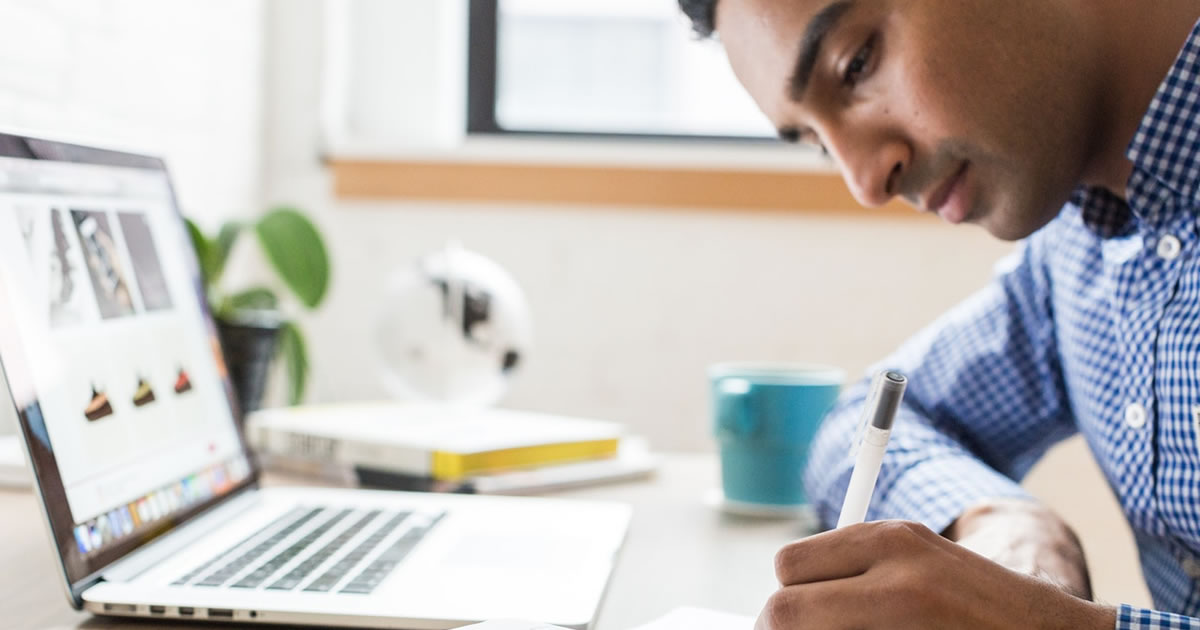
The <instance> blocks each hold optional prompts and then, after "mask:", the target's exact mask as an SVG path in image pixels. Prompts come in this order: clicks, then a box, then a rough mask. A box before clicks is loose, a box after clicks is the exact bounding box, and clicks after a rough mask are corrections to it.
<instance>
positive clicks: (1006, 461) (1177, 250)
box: [805, 24, 1200, 630]
mask: <svg viewBox="0 0 1200 630" xmlns="http://www.w3.org/2000/svg"><path fill="white" fill-rule="evenodd" d="M1128 156H1129V158H1130V160H1132V162H1133V164H1134V171H1133V174H1132V176H1131V177H1130V179H1129V183H1128V185H1127V189H1126V197H1125V199H1126V200H1127V201H1126V200H1122V199H1120V198H1118V197H1116V196H1114V195H1112V194H1110V193H1108V192H1106V191H1104V190H1102V189H1087V188H1081V189H1079V190H1077V191H1076V193H1075V194H1074V195H1073V196H1072V199H1071V201H1070V202H1069V203H1068V204H1067V205H1066V206H1064V207H1063V209H1062V211H1061V212H1060V214H1059V215H1058V217H1056V218H1055V219H1054V220H1053V221H1052V222H1051V223H1050V224H1048V225H1047V226H1046V227H1044V228H1042V229H1041V230H1039V231H1038V232H1037V233H1035V234H1033V235H1032V236H1030V237H1029V238H1028V239H1026V240H1025V241H1024V242H1022V243H1021V244H1020V245H1019V247H1018V249H1017V251H1016V252H1015V253H1014V254H1013V255H1012V256H1011V257H1009V258H1008V259H1006V260H1005V261H1004V262H1002V263H1001V265H1000V267H999V269H998V272H997V275H996V278H995V279H994V281H993V282H992V283H991V285H990V286H988V287H987V288H985V289H984V290H982V291H981V292H979V293H977V294H976V295H974V296H973V297H971V298H970V299H968V300H967V301H966V302H964V303H963V304H961V305H959V306H958V307H957V308H955V309H954V310H952V311H950V312H949V313H948V314H946V315H944V316H943V317H941V318H940V319H939V320H937V321H936V322H935V323H934V324H933V325H932V326H930V327H929V328H927V329H925V330H924V331H922V332H921V333H919V334H918V335H917V336H916V337H914V338H913V339H911V340H909V341H908V342H907V343H905V344H904V345H903V346H902V347H901V348H900V349H899V350H898V351H897V352H896V353H895V354H894V355H892V356H891V357H889V358H888V359H886V360H885V361H883V362H882V363H881V364H879V365H878V366H876V369H880V368H885V367H886V368H890V369H897V370H900V371H902V372H904V373H906V374H907V375H908V376H909V379H910V386H909V389H908V392H907V393H906V395H905V399H904V405H903V407H902V409H901V410H900V413H899V415H898V416H897V419H896V427H895V430H894V432H893V435H892V440H891V444H890V446H889V452H888V455H887V459H886V460H885V462H884V465H883V469H882V471H881V472H880V475H879V481H878V484H877V486H876V492H875V495H874V499H873V501H872V504H871V510H870V513H869V515H868V517H869V518H871V519H881V518H903V519H910V520H915V521H920V522H922V523H925V524H926V525H928V526H929V527H930V528H931V529H933V530H934V531H942V530H944V529H945V528H946V527H947V526H949V525H950V523H951V522H952V521H953V520H954V519H955V518H957V517H958V516H959V515H960V514H961V513H962V512H963V511H964V510H965V509H967V508H968V507H970V506H972V505H973V504H976V503H978V502H981V501H983V500H985V499H990V498H997V497H1026V496H1027V494H1026V493H1025V491H1024V490H1022V489H1021V487H1020V486H1019V485H1018V484H1017V480H1019V479H1021V478H1022V477H1023V476H1024V475H1025V474H1026V473H1027V472H1028V471H1029V469H1030V467H1032V466H1033V464H1034V463H1035V462H1036V461H1037V460H1038V459H1039V458H1040V457H1042V455H1043V454H1044V453H1045V452H1046V451H1047V450H1048V449H1049V448H1050V447H1051V446H1052V445H1053V444H1054V443H1056V442H1058V441H1060V440H1062V439H1064V438H1066V437H1068V436H1070V435H1072V434H1075V433H1077V432H1078V433H1082V434H1083V437H1084V438H1085V439H1086V440H1087V443H1088V445H1089V446H1090V447H1091V450H1092V452H1093V453H1094V454H1095V456H1096V460H1097V461H1098V462H1099V464H1100V468H1101V470H1102V471H1103V473H1104V475H1105V477H1106V478H1107V479H1108V483H1109V484H1110V486H1111V487H1112V489H1113V491H1114V493H1115V494H1116V496H1117V498H1118V500H1119V501H1120V504H1121V507H1122V509H1123V510H1124V512H1125V515H1126V517H1127V518H1128V519H1129V523H1130V525H1131V526H1132V528H1133V531H1134V534H1135V538H1136V540H1137V545H1138V550H1139V554H1140V557H1141V563H1142V571H1143V574H1144V575H1145V578H1146V583H1147V585H1148V586H1149V589H1150V592H1151V594H1152V595H1153V598H1154V604H1155V606H1156V607H1157V608H1159V609H1160V610H1162V611H1170V612H1158V611H1151V610H1143V609H1139V608H1135V607H1132V606H1128V605H1125V606H1122V607H1121V608H1120V610H1119V611H1118V619H1117V625H1116V627H1117V628H1118V629H1120V630H1132V629H1149V628H1154V629H1160V628H1191V629H1196V630H1200V618H1197V617H1200V582H1198V579H1200V232H1198V229H1197V228H1198V227H1200V226H1198V225H1197V223H1198V221H1200V24H1197V25H1196V26H1195V27H1194V28H1193V30H1192V32H1191V35H1190V36H1189V38H1188V40H1187V43H1186V44H1185V45H1184V48H1183V50H1182V51H1181V53H1180V55H1179V57H1178V59H1177V60H1176V62H1175V64H1174V66H1173V67H1172V69H1171V71H1170V73H1169V74H1168V75H1167V77H1166V80H1165V81H1163V83H1162V85H1161V86H1160V87H1159V90H1158V93H1157V95H1156V96H1155V98H1154V101H1153V102H1152V104H1151V105H1150V109H1149V110H1148V112H1147V113H1146V115H1145V118H1144V119H1143V120H1142V123H1141V127H1140V128H1139V130H1138V132H1137V135H1136V136H1135V137H1134V140H1133V142H1132V143H1131V144H1130V146H1129V149H1128ZM866 390H867V384H866V382H860V383H859V384H857V385H855V386H853V387H851V388H850V389H848V390H847V392H846V393H845V394H844V395H843V396H842V399H841V400H840V401H839V403H838V405H837V406H836V407H835V409H834V411H833V412H832V413H831V415H830V416H829V418H828V419H827V421H826V424H825V426H824V427H823V428H822V430H821V432H820V433H819V435H818V437H817V439H816V442H815V444H814V446H813V451H812V457H811V460H810V465H809V467H808V470H807V471H806V474H805V477H806V479H805V481H806V484H807V486H808V489H809V494H810V496H811V497H812V498H813V500H814V503H815V504H816V505H817V507H818V512H819V514H820V515H821V519H822V520H823V521H824V522H825V523H832V522H835V521H836V520H837V512H838V510H839V509H840V508H841V503H842V499H843V497H844V495H845V491H846V486H847V484H848V482H849V478H850V472H851V467H852V464H853V462H852V460H851V458H850V456H849V445H850V442H851V439H852V435H853V434H854V432H855V428H856V424H857V420H858V416H859V413H860V410H861V406H862V403H863V399H864V398H865V394H866Z"/></svg>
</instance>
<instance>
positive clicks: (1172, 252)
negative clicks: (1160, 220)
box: [1158, 234, 1183, 260]
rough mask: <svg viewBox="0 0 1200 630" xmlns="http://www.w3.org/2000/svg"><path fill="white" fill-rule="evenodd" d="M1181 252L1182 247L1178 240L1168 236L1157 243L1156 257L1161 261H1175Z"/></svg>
mask: <svg viewBox="0 0 1200 630" xmlns="http://www.w3.org/2000/svg"><path fill="white" fill-rule="evenodd" d="M1182 251H1183V245H1182V244H1181V243H1180V242H1179V239H1178V238H1175V237H1174V236H1171V235H1170V234H1168V235H1166V236H1164V237H1162V238H1161V239H1159V241H1158V255H1159V257H1160V258H1162V259H1163V260H1175V259H1176V258H1179V253H1180V252H1182Z"/></svg>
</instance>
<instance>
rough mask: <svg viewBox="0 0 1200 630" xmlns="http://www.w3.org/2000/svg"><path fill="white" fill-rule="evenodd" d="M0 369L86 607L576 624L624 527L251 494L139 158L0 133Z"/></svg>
mask: <svg viewBox="0 0 1200 630" xmlns="http://www.w3.org/2000/svg"><path fill="white" fill-rule="evenodd" d="M0 365H2V366H3V373H2V375H3V378H4V383H3V385H4V386H3V387H0V397H2V398H4V400H0V413H4V414H10V415H12V416H14V417H15V420H16V422H17V424H18V426H19V427H20V431H19V432H20V434H21V435H22V438H23V440H24V443H25V446H26V449H27V453H28V455H29V460H30V464H31V466H32V468H33V471H34V477H35V479H36V484H37V489H36V491H37V493H38V494H39V495H40V499H41V505H42V508H43V512H44V516H45V520H46V523H47V525H48V530H49V533H50V539H51V541H52V547H53V549H54V552H55V555H56V557H57V562H58V564H59V566H60V567H61V572H62V576H63V584H64V586H65V587H66V591H67V595H68V598H69V601H70V602H71V604H72V605H73V606H75V607H76V608H80V607H82V608H86V609H87V610H89V611H91V612H93V613H95V614H98V615H118V616H130V617H152V618H162V619H191V620H208V621H220V622H236V623H239V624H246V623H273V624H301V625H324V626H346V627H379V628H383V627H386V628H412V629H434V628H453V627H457V626H461V625H466V624H468V623H473V622H478V621H482V620H485V619H494V618H521V619H530V620H536V621H541V622H547V623H552V624H556V625H562V626H567V627H572V628H587V627H589V626H590V625H591V624H592V623H593V622H594V619H595V616H596V613H597V611H598V609H599V606H600V603H601V600H602V598H603V595H604V591H605V588H606V585H607V583H608V580H609V576H610V575H611V573H612V570H613V567H614V563H615V561H616V558H617V554H618V552H619V550H620V548H621V545H622V542H623V540H624V538H625V533H626V531H627V529H628V524H629V519H630V509H629V508H628V506H625V505H621V504H614V503H601V502H583V501H567V500H554V499H529V498H513V497H485V496H473V495H472V496H466V495H443V494H425V493H401V492H378V491H366V490H348V489H330V488H300V487H296V488H274V487H273V488H266V489H263V488H260V487H259V483H258V481H259V476H260V471H259V468H258V465H257V463H256V461H255V460H254V458H253V457H252V454H251V453H250V451H249V450H248V448H247V446H246V444H245V441H244V440H243V438H242V435H241V433H240V432H239V430H238V428H237V423H236V422H235V417H236V414H237V411H236V409H235V402H234V396H233V392H232V387H231V385H230V382H229V379H228V376H227V374H226V372H225V366H224V362H223V359H222V355H221V351H220V345H219V342H218V339H217V335H216V329H215V326H214V324H213V321H212V317H211V314H210V313H209V311H208V308H207V305H206V301H205V298H204V295H203V288H202V282H201V280H200V277H199V270H198V264H197V261H196V259H195V256H194V254H193V253H192V248H191V245H190V241H189V238H188V234H187V231H186V227H185V224H184V222H183V220H182V218H181V217H180V215H179V211H178V209H177V205H176V203H175V200H174V196H173V193H172V191H171V187H170V182H169V180H168V177H167V172H166V168H165V166H164V164H163V162H162V161H161V160H159V159H157V158H153V157H147V156H144V155H137V154H133V153H126V152H119V151H111V150H104V149H96V148H91V147H84V146H80V145H74V144H68V143H62V142H56V141H49V140H42V139H36V138H30V137H25V136H19V135H11V134H3V133H0ZM331 421H336V418H331Z"/></svg>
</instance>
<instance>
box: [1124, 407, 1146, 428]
mask: <svg viewBox="0 0 1200 630" xmlns="http://www.w3.org/2000/svg"><path fill="white" fill-rule="evenodd" d="M1125 424H1127V425H1129V427H1130V428H1133V429H1140V428H1142V427H1144V426H1146V408H1145V407H1143V406H1142V405H1141V404H1140V403H1133V404H1132V405H1129V406H1128V407H1126V408H1125Z"/></svg>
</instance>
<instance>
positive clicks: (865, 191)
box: [842, 139, 912, 208]
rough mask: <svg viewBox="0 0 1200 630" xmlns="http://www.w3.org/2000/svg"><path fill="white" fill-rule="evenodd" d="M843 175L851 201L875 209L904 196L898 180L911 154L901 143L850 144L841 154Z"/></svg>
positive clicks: (891, 140) (853, 142)
mask: <svg viewBox="0 0 1200 630" xmlns="http://www.w3.org/2000/svg"><path fill="white" fill-rule="evenodd" d="M842 156H843V157H842V175H843V177H845V179H846V185H847V186H848V187H849V188H850V192H851V194H853V195H854V198H855V199H856V200H857V201H858V202H859V203H861V204H862V205H864V206H867V207H870V208H875V207H878V206H882V205H883V204H885V203H887V202H889V201H891V200H892V198H893V197H895V196H896V195H900V194H903V192H904V191H902V190H900V189H899V188H900V183H901V178H902V177H903V176H904V174H905V172H906V171H907V170H908V167H909V164H910V162H911V161H912V151H911V150H910V149H909V147H908V145H907V144H906V143H904V142H902V141H900V140H896V139H889V140H887V141H884V142H870V141H866V140H865V139H859V140H857V141H855V140H849V141H848V142H847V146H846V147H845V148H844V151H843V152H842Z"/></svg>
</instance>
